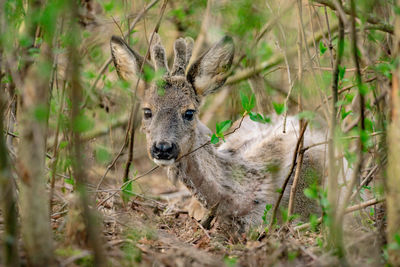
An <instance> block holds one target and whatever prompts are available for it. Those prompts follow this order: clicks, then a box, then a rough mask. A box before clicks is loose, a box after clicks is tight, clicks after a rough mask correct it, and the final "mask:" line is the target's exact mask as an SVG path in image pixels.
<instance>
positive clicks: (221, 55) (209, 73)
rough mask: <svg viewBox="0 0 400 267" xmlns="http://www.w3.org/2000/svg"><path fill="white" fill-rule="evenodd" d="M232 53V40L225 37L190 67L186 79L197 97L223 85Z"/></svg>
mask: <svg viewBox="0 0 400 267" xmlns="http://www.w3.org/2000/svg"><path fill="white" fill-rule="evenodd" d="M234 53H235V46H234V44H233V40H232V38H231V37H229V36H225V37H224V38H222V39H221V40H220V41H219V42H218V43H216V44H215V45H214V46H212V47H211V48H210V49H209V50H208V51H206V52H205V53H204V54H203V55H202V56H201V57H200V58H199V59H197V60H196V61H195V62H194V63H193V64H192V66H190V68H189V70H188V72H187V75H186V78H187V80H188V81H189V82H190V83H191V84H192V85H193V87H194V89H195V90H196V93H197V94H198V95H201V96H206V95H208V94H211V93H214V92H215V91H216V90H217V89H218V88H220V87H221V86H222V85H224V83H225V81H226V79H227V77H226V73H227V72H228V70H229V69H230V67H231V65H232V60H233V55H234Z"/></svg>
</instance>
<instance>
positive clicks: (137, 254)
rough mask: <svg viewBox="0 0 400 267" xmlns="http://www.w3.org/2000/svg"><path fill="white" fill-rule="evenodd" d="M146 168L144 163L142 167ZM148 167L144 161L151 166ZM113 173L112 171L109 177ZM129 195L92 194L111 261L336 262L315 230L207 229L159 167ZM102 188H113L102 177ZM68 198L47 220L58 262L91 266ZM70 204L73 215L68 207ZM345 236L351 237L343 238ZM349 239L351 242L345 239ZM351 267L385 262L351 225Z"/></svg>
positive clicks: (370, 239) (370, 238) (375, 238)
mask: <svg viewBox="0 0 400 267" xmlns="http://www.w3.org/2000/svg"><path fill="white" fill-rule="evenodd" d="M144 165H145V166H146V165H149V164H148V163H147V164H144ZM149 166H150V165H149ZM110 176H111V175H110ZM136 187H137V188H135V192H136V191H138V192H142V194H140V196H132V197H131V198H130V200H129V201H127V202H125V203H124V202H123V201H122V199H121V197H120V194H116V195H115V196H113V197H111V198H110V199H108V198H109V197H110V196H111V194H112V193H113V192H114V191H106V192H100V193H98V194H97V203H101V202H103V200H105V199H108V200H107V201H105V202H104V203H103V204H102V205H101V207H99V211H100V213H101V216H102V219H103V225H104V227H103V234H104V238H105V240H106V242H105V248H106V253H107V259H108V261H109V262H110V264H111V265H112V266H336V265H337V264H338V263H339V262H337V260H336V258H335V257H333V256H332V255H331V254H329V253H328V252H326V250H325V249H324V245H323V244H324V242H323V241H322V240H323V235H322V234H321V232H320V231H311V230H306V231H302V232H299V231H295V230H293V227H281V228H279V229H277V230H275V231H273V232H271V233H270V234H269V235H268V236H267V237H266V238H264V239H262V240H261V241H257V240H256V239H257V237H258V235H257V234H251V233H250V234H247V235H246V234H243V235H242V236H241V237H240V238H239V240H237V239H233V238H227V237H226V236H225V235H223V234H222V233H221V232H220V231H219V229H218V225H217V224H216V223H214V224H212V227H211V229H210V230H206V229H204V228H203V227H202V226H201V224H200V223H199V222H198V221H197V220H196V219H194V218H192V217H190V216H189V214H188V210H187V207H188V205H189V202H190V200H191V196H190V194H189V192H188V191H187V189H185V188H184V186H182V185H179V184H178V185H177V186H174V185H172V183H171V182H169V181H168V179H167V177H166V175H165V173H164V172H163V171H162V170H160V169H158V170H157V171H155V172H154V173H152V174H151V175H148V176H146V177H144V178H143V179H141V181H140V183H137V184H136ZM102 188H109V189H111V188H118V187H117V183H116V182H115V180H114V179H112V178H110V179H108V180H107V181H106V182H105V184H104V186H103V187H102ZM75 202H76V201H75V200H74V199H73V198H70V199H68V213H66V212H63V210H64V207H63V206H62V203H61V202H60V203H56V205H55V207H54V209H53V211H54V210H59V211H60V212H56V213H53V216H52V223H53V229H54V231H55V233H56V235H55V236H56V240H58V241H57V244H56V254H57V257H58V261H59V262H60V264H61V265H62V266H91V263H92V256H91V254H90V252H89V250H87V249H82V248H84V247H85V243H86V239H87V237H86V236H85V234H84V233H85V231H84V225H83V222H82V220H81V219H80V217H79V215H77V214H79V208H78V207H79V205H74V203H75ZM74 208H76V209H77V210H76V212H74ZM347 237H349V236H348V235H347ZM349 240H351V241H349ZM347 241H349V242H346V249H347V251H348V252H350V255H348V256H349V260H350V261H351V262H352V263H354V264H351V265H352V266H383V261H382V258H381V252H380V251H377V250H376V247H379V246H378V245H379V242H382V240H380V239H379V235H377V234H376V231H375V230H371V229H368V228H366V227H360V226H358V227H357V231H356V232H353V234H352V238H351V239H349V238H347Z"/></svg>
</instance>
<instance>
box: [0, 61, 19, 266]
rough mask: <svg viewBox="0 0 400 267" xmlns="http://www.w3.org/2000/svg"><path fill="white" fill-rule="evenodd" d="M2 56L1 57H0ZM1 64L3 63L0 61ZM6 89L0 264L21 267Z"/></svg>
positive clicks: (0, 155)
mask: <svg viewBox="0 0 400 267" xmlns="http://www.w3.org/2000/svg"><path fill="white" fill-rule="evenodd" d="M0 56H1V55H0ZM0 63H1V61H0ZM3 96H4V88H1V89H0V131H1V134H0V196H1V197H0V198H1V200H2V201H1V202H2V205H1V207H0V208H1V209H2V215H3V218H4V225H5V229H4V234H3V246H4V254H3V255H4V256H3V260H2V261H0V264H4V265H5V266H19V256H18V221H17V216H18V212H17V199H16V198H17V196H16V190H15V184H14V180H13V177H12V172H11V166H10V159H9V157H8V151H7V146H6V138H5V136H4V135H3V128H4V126H3V122H4V121H6V120H5V117H4V114H3V113H4V110H5V108H4V107H5V106H6V101H5V100H4V99H3Z"/></svg>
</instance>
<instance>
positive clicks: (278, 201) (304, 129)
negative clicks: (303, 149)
mask: <svg viewBox="0 0 400 267" xmlns="http://www.w3.org/2000/svg"><path fill="white" fill-rule="evenodd" d="M307 125H308V122H306V123H305V124H304V126H303V128H302V129H301V132H300V136H299V138H298V139H297V143H296V147H295V149H294V152H293V159H292V164H291V167H290V170H289V172H288V174H287V176H286V178H285V180H284V182H283V185H282V187H281V190H280V193H279V197H278V199H277V200H276V202H275V205H274V209H273V210H272V216H271V221H270V223H269V226H268V228H269V229H271V227H272V226H273V225H274V224H275V219H276V214H277V211H278V208H279V204H280V203H281V200H282V197H283V194H284V193H285V189H286V186H287V184H288V183H289V180H290V177H291V176H292V174H293V171H294V168H295V166H296V162H297V155H298V152H299V147H300V144H301V141H302V140H303V137H304V133H305V132H306V129H307ZM264 236H265V232H264V233H263V234H261V235H260V237H259V238H258V239H261V238H263V237H264Z"/></svg>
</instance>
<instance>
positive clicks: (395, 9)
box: [394, 6, 400, 15]
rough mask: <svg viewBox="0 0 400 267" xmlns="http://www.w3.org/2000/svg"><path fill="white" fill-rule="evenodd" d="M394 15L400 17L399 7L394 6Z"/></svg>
mask: <svg viewBox="0 0 400 267" xmlns="http://www.w3.org/2000/svg"><path fill="white" fill-rule="evenodd" d="M394 13H395V14H396V15H400V7H399V6H394Z"/></svg>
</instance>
